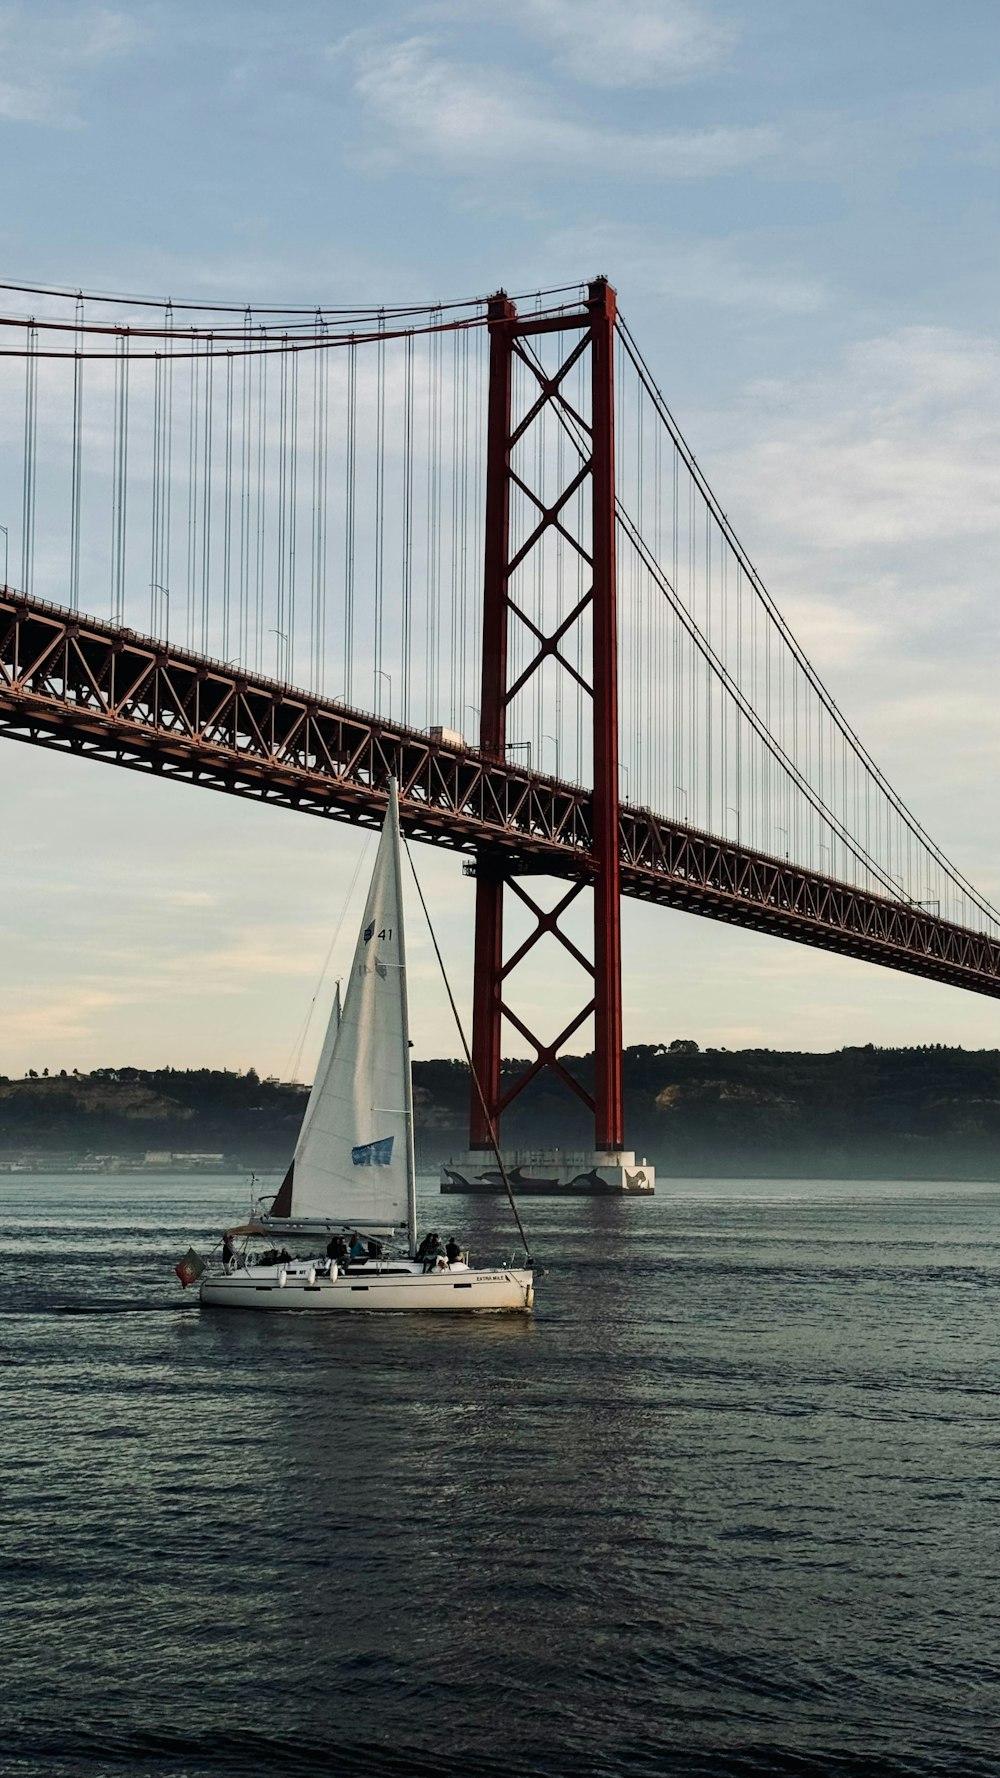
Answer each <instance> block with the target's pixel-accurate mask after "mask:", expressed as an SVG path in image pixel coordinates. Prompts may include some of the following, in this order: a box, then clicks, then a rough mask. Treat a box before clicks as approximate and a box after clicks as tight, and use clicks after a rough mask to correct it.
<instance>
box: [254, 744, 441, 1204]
mask: <svg viewBox="0 0 1000 1778" xmlns="http://www.w3.org/2000/svg"><path fill="white" fill-rule="evenodd" d="M402 913H403V909H402V892H401V872H400V844H399V815H398V805H397V798H396V784H395V780H392V781H390V785H389V812H388V814H387V816H386V821H385V826H384V827H383V829H382V837H381V840H380V841H379V848H378V855H377V857H376V860H375V869H374V872H373V874H372V880H371V887H370V888H369V891H368V900H367V903H366V905H365V913H364V919H363V920H362V923H361V931H360V934H359V935H358V943H357V948H356V949H355V952H354V963H353V965H352V968H351V974H350V978H349V980H348V984H347V992H346V994H345V996H344V1004H343V1009H342V1011H341V1012H340V1018H339V1022H338V1020H337V1010H338V1009H337V1007H336V1006H335V1008H334V1013H333V1016H332V1018H331V1021H330V1026H329V1028H328V1030H327V1034H326V1037H325V1039H324V1042H323V1050H322V1054H321V1056H320V1061H319V1067H318V1069H317V1071H316V1079H315V1081H314V1082H313V1089H312V1092H311V1093H310V1095H309V1103H308V1104H307V1106H306V1111H305V1116H304V1118H303V1120H302V1129H301V1131H300V1133H299V1139H298V1143H297V1144H296V1148H295V1158H294V1160H293V1162H292V1165H291V1166H290V1167H289V1169H288V1174H287V1175H286V1177H285V1180H284V1183H283V1185H282V1187H281V1190H280V1191H279V1193H278V1196H277V1197H276V1198H275V1200H274V1203H273V1205H272V1207H271V1212H270V1216H269V1218H268V1221H273V1220H275V1219H283V1218H286V1217H288V1218H293V1219H295V1220H296V1221H299V1220H305V1221H329V1222H334V1223H351V1224H358V1225H360V1226H361V1227H363V1228H367V1229H372V1228H390V1227H392V1226H393V1225H394V1224H396V1223H400V1222H406V1223H409V1224H412V1216H413V1212H412V1182H413V1159H412V1144H413V1129H412V1113H411V1100H412V1091H411V1084H410V1054H409V1031H408V1021H407V1008H406V955H405V948H404V942H403V926H402Z"/></svg>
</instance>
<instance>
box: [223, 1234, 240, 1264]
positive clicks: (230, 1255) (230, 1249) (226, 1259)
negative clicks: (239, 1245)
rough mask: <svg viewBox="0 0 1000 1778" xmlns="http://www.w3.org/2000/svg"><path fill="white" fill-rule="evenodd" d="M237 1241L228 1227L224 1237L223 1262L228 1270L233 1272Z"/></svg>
mask: <svg viewBox="0 0 1000 1778" xmlns="http://www.w3.org/2000/svg"><path fill="white" fill-rule="evenodd" d="M236 1258H237V1254H236V1243H235V1241H234V1240H233V1237H232V1235H231V1234H230V1233H229V1230H228V1229H227V1230H226V1232H225V1234H224V1235H223V1237H222V1264H223V1266H224V1267H225V1269H226V1271H227V1272H231V1271H232V1269H233V1266H234V1265H235V1263H236Z"/></svg>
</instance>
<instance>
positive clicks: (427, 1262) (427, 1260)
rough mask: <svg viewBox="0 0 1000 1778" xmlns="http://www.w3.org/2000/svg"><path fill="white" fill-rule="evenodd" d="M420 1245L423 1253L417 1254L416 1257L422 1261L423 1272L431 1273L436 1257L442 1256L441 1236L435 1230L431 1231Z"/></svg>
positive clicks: (435, 1263)
mask: <svg viewBox="0 0 1000 1778" xmlns="http://www.w3.org/2000/svg"><path fill="white" fill-rule="evenodd" d="M420 1245H421V1247H422V1248H423V1253H420V1254H418V1255H417V1257H418V1259H422V1260H423V1262H424V1271H425V1272H433V1270H434V1268H435V1266H436V1265H437V1262H438V1256H439V1255H443V1249H442V1246H441V1236H440V1235H439V1234H438V1232H437V1230H436V1229H433V1230H432V1231H431V1233H430V1234H429V1235H428V1236H427V1239H426V1240H425V1241H422V1242H421V1243H420Z"/></svg>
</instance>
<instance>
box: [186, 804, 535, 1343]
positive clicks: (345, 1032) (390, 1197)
mask: <svg viewBox="0 0 1000 1778" xmlns="http://www.w3.org/2000/svg"><path fill="white" fill-rule="evenodd" d="M337 999H338V1004H337V1006H335V1008H334V1013H333V1016H332V1017H331V1020H330V1025H329V1027H328V1029H327V1032H326V1036H325V1038H324V1041H323V1049H322V1053H321V1055H320V1061H319V1066H318V1068H317V1070H316V1078H315V1081H314V1082H313V1088H312V1092H311V1093H310V1095H309V1102H308V1104H307V1106H306V1110H305V1116H304V1117H303V1119H302V1128H301V1130H300V1132H299V1138H298V1141H297V1143H296V1145H295V1154H294V1156H293V1159H292V1162H291V1165H290V1167H289V1169H288V1172H287V1173H286V1175H285V1178H284V1180H283V1182H282V1185H281V1188H280V1190H279V1191H278V1193H277V1196H276V1197H275V1199H274V1200H273V1203H272V1204H271V1208H270V1210H269V1211H268V1212H267V1213H266V1214H265V1215H262V1216H260V1217H257V1218H254V1219H253V1220H251V1221H250V1222H249V1223H245V1224H243V1225H241V1226H240V1227H238V1228H234V1229H230V1230H229V1231H228V1233H227V1237H226V1242H225V1247H224V1252H225V1253H226V1254H227V1255H228V1257H227V1258H226V1259H225V1261H224V1264H223V1268H222V1270H221V1272H215V1271H208V1272H205V1274H204V1276H203V1277H202V1281H201V1287H200V1295H201V1301H202V1303H203V1304H205V1305H206V1306H208V1307H212V1308H227V1309H306V1310H309V1309H311V1310H323V1311H330V1310H349V1309H424V1310H451V1311H456V1310H458V1311H468V1310H470V1309H490V1310H498V1309H500V1310H503V1309H509V1310H519V1311H521V1312H522V1313H523V1312H524V1311H526V1310H530V1308H531V1306H532V1303H533V1300H534V1279H533V1272H532V1267H531V1262H530V1260H528V1259H527V1256H526V1263H525V1264H524V1265H521V1266H515V1265H513V1264H501V1265H498V1266H494V1267H492V1268H489V1269H478V1268H476V1267H473V1266H472V1265H470V1264H469V1263H468V1261H467V1260H465V1259H463V1258H458V1259H451V1260H449V1259H448V1258H447V1256H446V1254H445V1253H444V1252H441V1251H439V1252H435V1253H433V1254H431V1255H429V1256H422V1257H418V1246H417V1204H416V1171H415V1166H414V1154H413V1085H412V1074H411V1067H410V1039H409V1020H408V1013H407V995H406V955H405V945H404V934H403V896H402V872H401V856H400V837H399V806H398V799H397V787H396V782H395V779H391V780H390V783H389V809H388V813H387V815H386V819H385V824H384V826H383V828H382V837H381V840H380V842H379V848H378V855H377V857H376V860H375V869H374V871H373V873H372V880H371V886H370V888H369V891H368V900H367V902H366V905H365V912H364V918H363V920H362V923H361V931H360V933H359V935H358V942H357V947H356V949H355V953H354V963H353V966H352V969H351V975H350V980H349V982H348V985H347V991H346V994H345V996H344V1003H343V1008H342V1009H341V1008H340V1006H339V995H338V997H337ZM338 1015H339V1016H338ZM400 1224H403V1225H405V1228H406V1250H405V1252H404V1253H402V1254H401V1255H399V1256H397V1255H395V1254H393V1253H392V1251H391V1246H390V1241H389V1238H390V1237H391V1236H393V1234H394V1233H395V1230H396V1228H397V1226H399V1225H400ZM346 1236H352V1237H354V1236H359V1237H360V1239H357V1240H354V1241H353V1242H352V1245H353V1247H354V1249H355V1252H354V1256H353V1257H350V1256H349V1255H348V1254H347V1253H346V1252H345V1253H344V1254H341V1255H337V1254H335V1253H333V1252H331V1251H330V1250H331V1249H332V1248H333V1247H335V1246H337V1245H338V1237H346ZM260 1237H264V1238H265V1239H270V1240H274V1238H276V1237H277V1238H280V1239H281V1241H282V1242H283V1243H284V1242H286V1241H288V1240H291V1239H292V1238H293V1237H294V1238H295V1240H296V1242H297V1243H302V1242H311V1244H312V1245H318V1243H317V1241H316V1237H322V1238H323V1241H324V1243H325V1245H324V1247H322V1248H321V1252H320V1256H319V1257H318V1258H317V1257H312V1256H310V1255H309V1254H308V1253H307V1255H306V1256H305V1257H302V1258H295V1257H292V1256H291V1255H290V1254H289V1252H288V1250H287V1248H283V1251H281V1252H280V1253H267V1254H260V1255H258V1256H256V1257H255V1254H256V1247H255V1243H256V1242H257V1241H258V1240H259V1238H260ZM339 1245H344V1242H343V1240H341V1241H340V1242H339ZM362 1248H363V1249H364V1251H363V1252H362V1251H360V1249H362ZM183 1265H184V1262H182V1263H181V1266H180V1267H178V1268H177V1270H178V1275H179V1276H180V1277H181V1279H182V1282H185V1283H186V1282H188V1281H189V1280H188V1278H187V1277H186V1276H185V1274H184V1272H183V1270H182V1267H183Z"/></svg>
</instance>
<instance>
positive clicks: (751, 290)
mask: <svg viewBox="0 0 1000 1778" xmlns="http://www.w3.org/2000/svg"><path fill="white" fill-rule="evenodd" d="M547 251H548V255H549V257H550V259H551V260H552V263H553V264H555V265H561V266H566V265H610V266H614V268H615V283H616V284H617V286H618V288H619V289H620V290H621V291H624V292H626V293H629V294H630V295H631V293H633V292H634V293H637V294H639V295H641V296H643V297H647V298H648V297H652V298H653V299H654V300H655V299H656V298H660V299H665V300H667V301H670V302H682V303H693V304H697V305H698V306H699V307H703V306H704V305H706V304H708V305H710V306H712V307H713V308H721V309H736V310H741V311H747V312H756V313H759V312H770V313H771V314H775V315H810V314H815V313H817V312H818V311H819V310H821V309H823V308H825V307H827V306H828V305H829V303H830V300H831V297H830V292H829V291H828V290H827V289H826V287H825V286H824V284H823V283H822V282H821V280H820V279H818V278H816V277H815V276H812V275H807V274H806V273H804V272H802V271H800V270H799V269H798V268H797V267H795V266H791V265H786V264H783V263H782V258H781V253H780V250H778V249H776V248H768V249H764V248H762V247H761V245H760V244H759V243H757V244H755V243H754V242H753V241H751V240H750V239H749V238H747V237H744V236H742V235H736V236H731V237H729V238H727V237H725V236H721V237H719V238H717V239H715V240H710V239H706V238H704V237H702V238H692V237H690V236H688V237H685V236H683V235H674V234H669V235H668V234H665V233H664V232H663V231H662V230H660V229H655V228H652V227H643V228H640V227H637V226H634V225H632V224H627V223H600V224H597V225H596V226H595V227H593V228H571V229H565V230H562V231H561V232H560V233H559V234H557V235H556V236H555V237H554V238H553V239H552V241H551V242H550V243H549V245H548V250H547Z"/></svg>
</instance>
